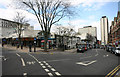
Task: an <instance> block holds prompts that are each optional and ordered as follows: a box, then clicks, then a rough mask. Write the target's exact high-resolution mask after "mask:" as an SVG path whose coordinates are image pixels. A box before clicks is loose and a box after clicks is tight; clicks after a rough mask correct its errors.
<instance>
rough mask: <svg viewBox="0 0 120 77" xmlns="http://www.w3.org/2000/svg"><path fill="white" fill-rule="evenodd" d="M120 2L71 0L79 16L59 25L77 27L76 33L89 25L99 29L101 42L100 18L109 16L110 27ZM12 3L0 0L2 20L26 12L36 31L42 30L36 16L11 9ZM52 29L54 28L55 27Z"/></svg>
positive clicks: (111, 0)
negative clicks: (18, 12) (17, 12)
mask: <svg viewBox="0 0 120 77" xmlns="http://www.w3.org/2000/svg"><path fill="white" fill-rule="evenodd" d="M118 1H119V0H70V2H71V4H72V6H74V10H75V12H76V13H77V14H76V16H74V17H72V18H70V19H69V18H65V19H62V20H61V21H60V22H59V24H61V25H63V26H68V23H70V24H71V25H72V26H74V27H75V29H76V31H78V28H82V27H84V26H89V25H91V26H94V27H97V38H98V39H99V40H100V39H101V33H100V18H101V17H102V16H107V17H108V20H109V26H110V25H111V21H113V20H114V17H116V16H117V11H118ZM11 2H12V0H0V18H4V19H8V20H13V18H14V16H15V13H16V11H21V12H24V14H25V15H26V18H27V19H29V20H30V21H29V23H30V25H31V26H34V29H35V30H39V29H40V26H39V24H38V22H37V21H36V20H37V19H36V17H35V16H34V15H32V14H30V13H28V12H25V11H23V10H18V9H17V10H16V9H14V8H11V6H12V5H10V4H11ZM8 6H10V7H8ZM52 28H54V26H53V27H52ZM52 30H53V29H52Z"/></svg>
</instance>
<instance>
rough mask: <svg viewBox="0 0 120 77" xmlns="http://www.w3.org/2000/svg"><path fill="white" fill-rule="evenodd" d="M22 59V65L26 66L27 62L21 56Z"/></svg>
mask: <svg viewBox="0 0 120 77" xmlns="http://www.w3.org/2000/svg"><path fill="white" fill-rule="evenodd" d="M21 61H22V65H23V66H25V62H24V60H23V58H21Z"/></svg>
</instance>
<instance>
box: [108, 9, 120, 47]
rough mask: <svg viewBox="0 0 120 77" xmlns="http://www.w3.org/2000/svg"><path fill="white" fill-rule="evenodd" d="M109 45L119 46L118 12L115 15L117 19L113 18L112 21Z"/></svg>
mask: <svg viewBox="0 0 120 77" xmlns="http://www.w3.org/2000/svg"><path fill="white" fill-rule="evenodd" d="M109 43H111V44H112V45H115V46H118V45H120V11H118V13H117V17H114V21H112V23H111V27H110V34H109Z"/></svg>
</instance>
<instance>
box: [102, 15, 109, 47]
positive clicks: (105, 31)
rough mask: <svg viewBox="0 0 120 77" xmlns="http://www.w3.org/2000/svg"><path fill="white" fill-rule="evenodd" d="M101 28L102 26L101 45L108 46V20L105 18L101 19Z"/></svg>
mask: <svg viewBox="0 0 120 77" xmlns="http://www.w3.org/2000/svg"><path fill="white" fill-rule="evenodd" d="M100 26H101V44H102V45H106V44H108V31H109V30H108V18H107V17H106V16H103V17H102V18H101V19H100Z"/></svg>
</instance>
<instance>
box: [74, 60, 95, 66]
mask: <svg viewBox="0 0 120 77" xmlns="http://www.w3.org/2000/svg"><path fill="white" fill-rule="evenodd" d="M86 62H88V63H86ZM95 62H97V60H94V61H91V62H90V61H84V62H77V63H76V64H81V65H84V66H88V65H90V64H92V63H95Z"/></svg>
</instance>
